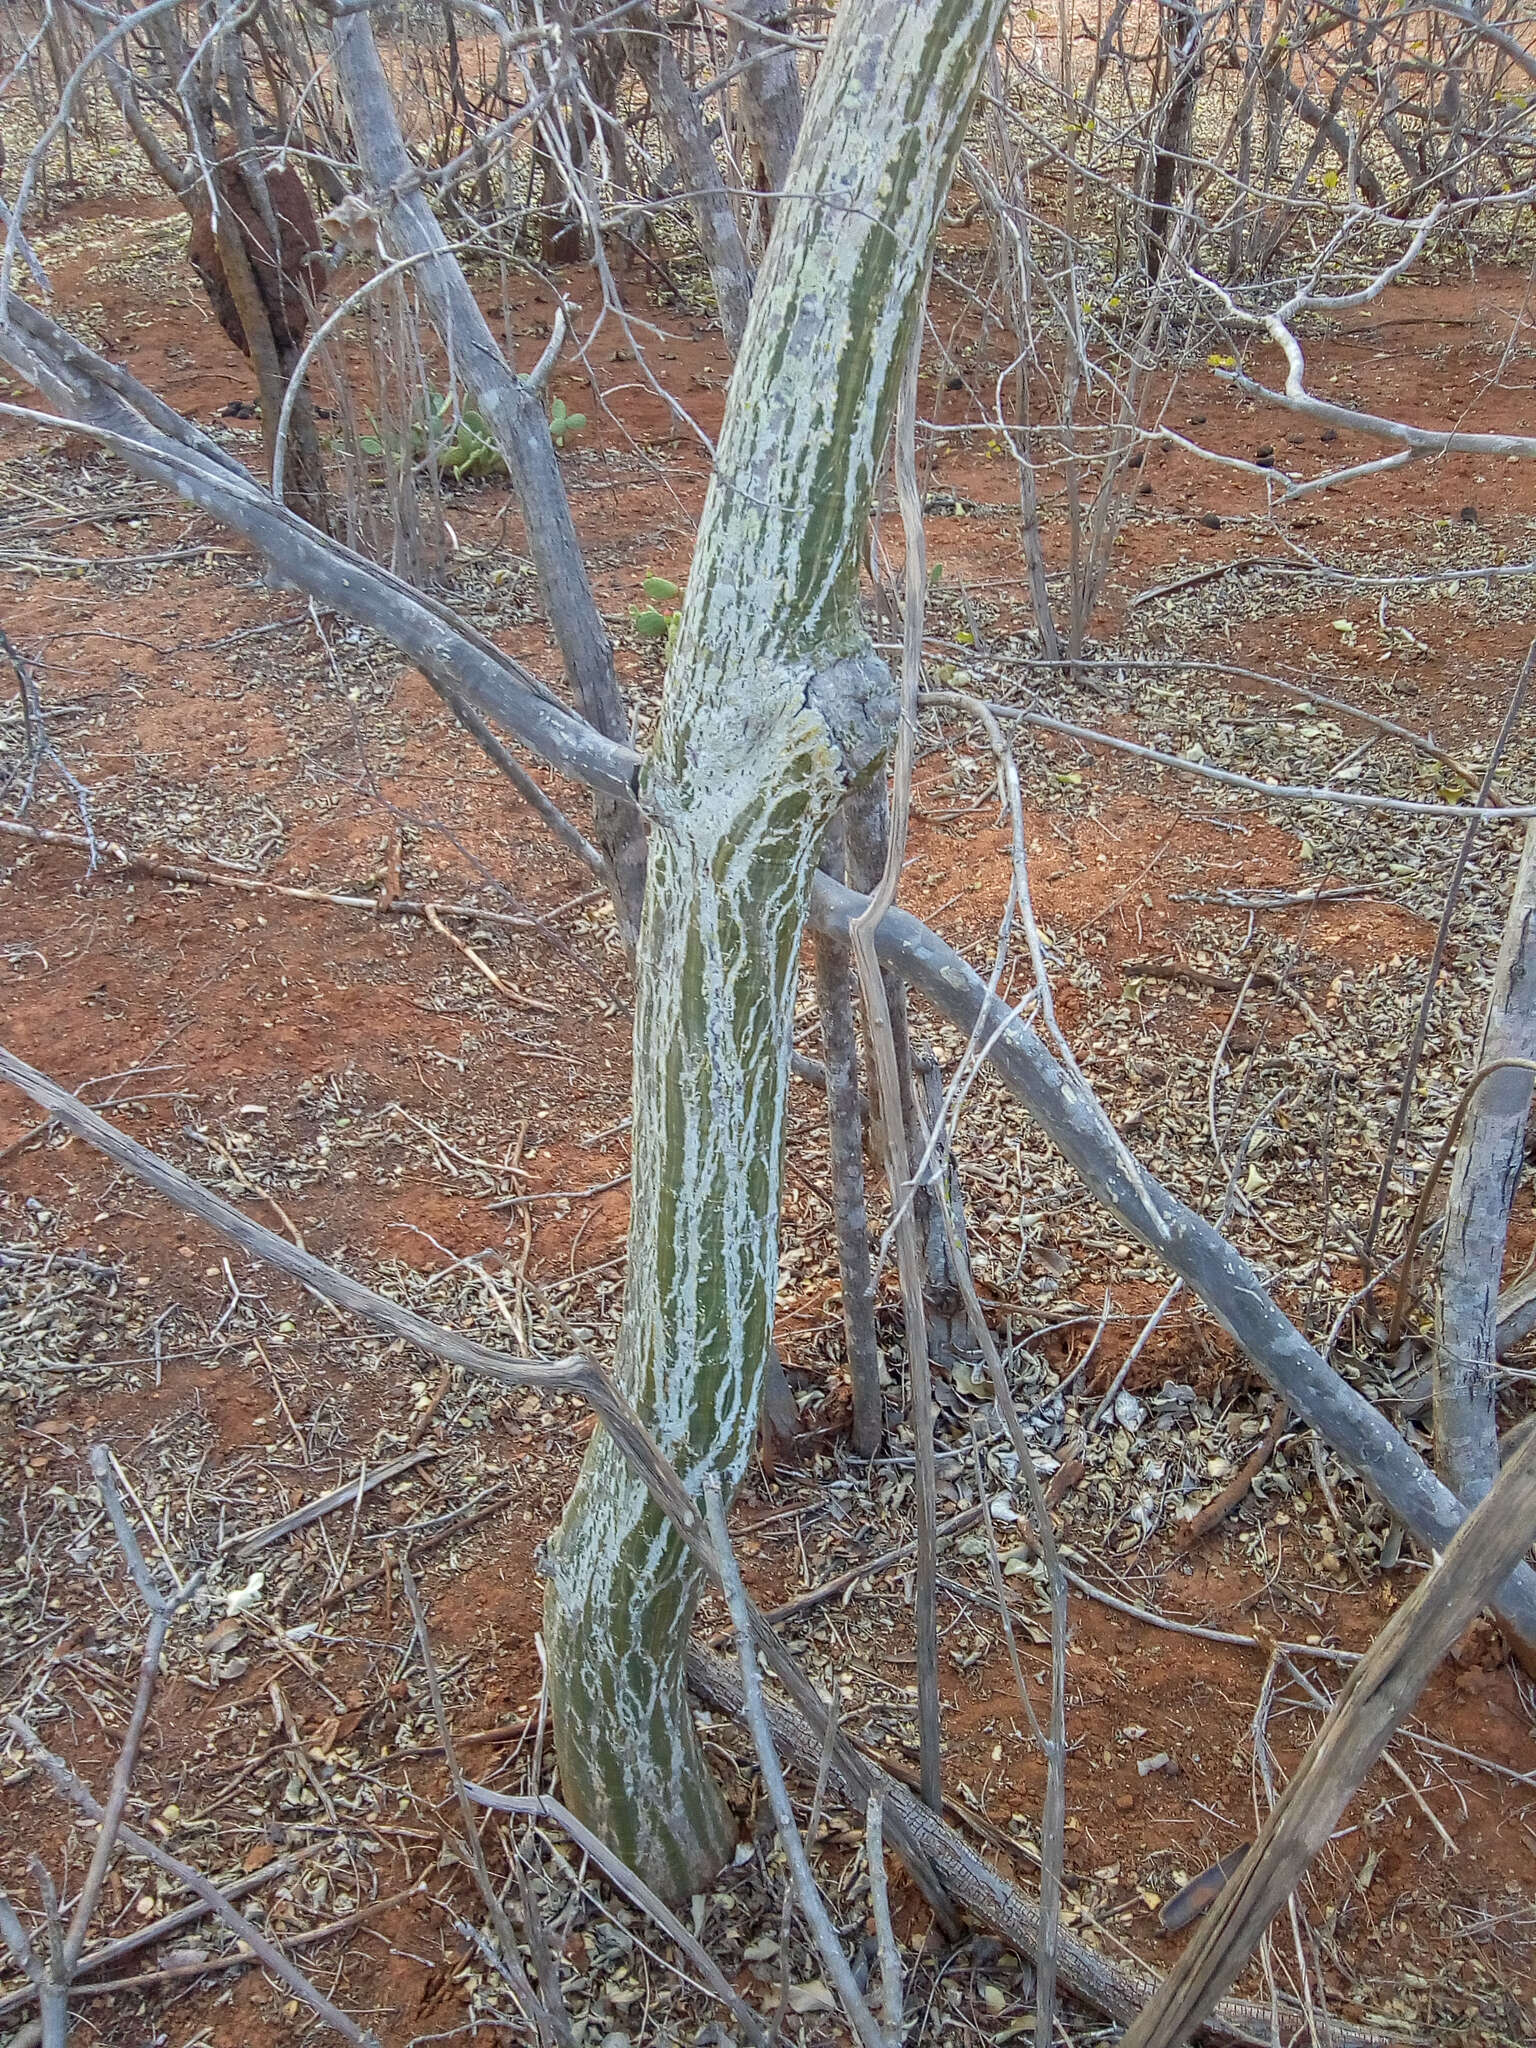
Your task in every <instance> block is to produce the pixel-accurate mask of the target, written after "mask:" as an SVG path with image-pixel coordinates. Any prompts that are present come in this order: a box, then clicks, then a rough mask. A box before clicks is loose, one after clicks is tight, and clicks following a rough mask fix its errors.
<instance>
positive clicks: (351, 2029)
mask: <svg viewBox="0 0 1536 2048" xmlns="http://www.w3.org/2000/svg"><path fill="white" fill-rule="evenodd" d="M5 1718H6V1725H7V1726H8V1727H9V1728H10V1730H11V1732H12V1734H13V1735H15V1736H16V1737H17V1738H18V1739H19V1741H20V1742H21V1743H22V1744H23V1746H24V1747H25V1749H26V1751H27V1753H28V1755H29V1756H31V1757H32V1758H33V1759H34V1761H35V1762H37V1763H39V1764H41V1765H42V1767H43V1769H44V1770H45V1771H46V1772H47V1774H48V1776H49V1777H50V1778H51V1779H52V1780H53V1782H54V1784H55V1785H56V1786H57V1788H58V1789H59V1791H60V1792H62V1793H63V1794H64V1795H65V1797H66V1798H68V1799H70V1800H72V1801H73V1802H74V1804H75V1805H76V1806H77V1807H79V1809H80V1811H81V1812H82V1813H84V1814H85V1815H87V1816H88V1818H90V1819H91V1820H94V1821H98V1822H99V1821H104V1820H105V1819H106V1808H105V1807H104V1806H102V1805H101V1803H100V1801H99V1800H98V1799H97V1798H96V1797H95V1795H94V1793H92V1791H91V1789H90V1787H89V1786H88V1785H86V1784H84V1783H83V1782H82V1781H81V1780H80V1779H79V1778H77V1777H76V1776H75V1774H74V1772H73V1771H72V1770H71V1769H70V1768H69V1766H68V1764H66V1763H65V1761H64V1759H63V1758H62V1757H59V1756H55V1755H54V1753H53V1751H52V1750H51V1749H49V1748H47V1747H46V1745H45V1744H44V1743H43V1742H42V1741H41V1740H40V1739H39V1738H38V1736H37V1735H36V1734H35V1733H34V1732H33V1730H32V1729H31V1728H30V1727H29V1726H28V1725H27V1723H26V1722H25V1721H24V1720H22V1718H21V1716H20V1715H19V1714H7V1715H6V1717H5ZM118 1838H119V1840H120V1841H122V1842H123V1843H125V1844H126V1846H127V1847H128V1848H130V1849H131V1850H132V1851H133V1852H134V1854H135V1855H136V1856H143V1857H145V1858H146V1859H147V1860H148V1861H149V1862H151V1863H153V1864H154V1866H155V1868H156V1869H157V1870H162V1871H164V1872H165V1874H166V1876H167V1877H174V1878H175V1879H176V1881H177V1883H178V1884H184V1885H185V1886H186V1887H187V1889H188V1891H190V1892H194V1893H195V1894H196V1895H197V1897H198V1898H200V1899H201V1900H202V1901H203V1903H204V1904H205V1905H206V1906H207V1907H209V1909H210V1910H211V1911H212V1912H214V1913H216V1914H217V1915H218V1917H219V1918H220V1919H221V1920H222V1921H223V1922H224V1925H225V1926H226V1927H228V1928H229V1929H230V1931H231V1932H232V1933H233V1934H235V1935H236V1936H237V1937H238V1938H239V1939H240V1940H241V1941H243V1942H245V1944H246V1945H247V1947H249V1948H250V1950H251V1951H252V1953H253V1954H254V1955H255V1956H256V1957H257V1958H258V1960H259V1961H260V1962H261V1963H262V1964H263V1965H264V1967H265V1968H267V1969H268V1970H270V1971H271V1972H272V1974H273V1976H274V1977H276V1978H277V1979H278V1981H279V1982H280V1983H283V1984H286V1985H287V1987H288V1989H289V1990H290V1991H291V1992H292V1993H293V1995H294V1997H295V1998H299V1999H302V2000H303V2001H304V2003H305V2004H306V2005H307V2006H309V2007H310V2008H311V2010H312V2011H314V2012H316V2013H318V2014H319V2016H320V2017H321V2019H323V2020H324V2021H325V2022H326V2024H327V2026H329V2027H332V2028H334V2030H335V2031H336V2032H337V2033H338V2034H340V2036H341V2037H342V2039H343V2040H344V2041H350V2042H351V2043H352V2044H353V2048H381V2043H380V2041H379V2038H378V2036H377V2035H376V2034H373V2033H365V2032H364V2031H363V2029H362V2028H361V2027H360V2026H358V2024H357V2023H356V2021H355V2020H352V2019H349V2018H348V2016H347V2014H346V2013H344V2012H342V2011H341V2009H340V2008H339V2007H338V2006H335V2005H333V2004H332V2003H331V2001H330V2000H329V1999H328V1998H327V1997H326V1996H325V1995H324V1993H323V1992H321V1991H318V1990H317V1989H316V1988H315V1986H314V1985H313V1984H311V1983H310V1981H309V1979H308V1978H307V1977H306V1976H305V1975H304V1973H303V1971H302V1970H299V1969H296V1968H295V1967H294V1965H293V1964H292V1963H291V1962H290V1961H289V1960H288V1958H287V1957H286V1956H285V1955H284V1954H283V1952H282V1950H281V1949H278V1948H275V1947H274V1946H273V1944H272V1943H271V1942H270V1941H269V1940H268V1939H267V1937H266V1936H265V1935H264V1934H263V1933H262V1931H261V1929H260V1928H259V1927H258V1926H256V1924H255V1923H254V1921H251V1920H247V1918H246V1917H245V1915H244V1914H243V1913H242V1912H241V1911H240V1910H239V1908H238V1907H236V1906H232V1905H231V1904H230V1902H229V1900H228V1899H227V1898H226V1897H225V1896H224V1894H223V1893H222V1892H221V1891H220V1890H219V1889H218V1887H217V1885H214V1884H211V1883H210V1882H209V1880H208V1879H207V1878H206V1877H204V1876H203V1874H202V1873H201V1871H198V1870H194V1869H193V1868H192V1866H191V1865H190V1864H187V1863H183V1862H182V1861H181V1860H180V1858H179V1857H176V1856H172V1855H171V1854H170V1853H169V1851H168V1850H165V1849H162V1848H161V1846H160V1844H159V1843H158V1842H151V1841H149V1840H148V1839H147V1838H146V1837H145V1836H143V1835H141V1834H139V1833H138V1832H137V1831H136V1830H135V1829H133V1828H131V1827H129V1826H127V1825H126V1823H125V1824H123V1825H121V1826H120V1827H119V1829H118Z"/></svg>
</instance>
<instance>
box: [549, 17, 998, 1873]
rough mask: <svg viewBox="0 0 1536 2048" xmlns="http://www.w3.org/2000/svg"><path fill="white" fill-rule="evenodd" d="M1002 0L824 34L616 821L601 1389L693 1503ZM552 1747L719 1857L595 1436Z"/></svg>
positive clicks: (673, 1585)
mask: <svg viewBox="0 0 1536 2048" xmlns="http://www.w3.org/2000/svg"><path fill="white" fill-rule="evenodd" d="M1000 11H1001V8H1000V0H916V4H912V0H866V4H863V5H861V6H860V7H858V8H848V9H844V10H842V11H841V12H840V14H839V15H838V18H837V21H836V24H835V26H834V29H833V33H832V37H831V40H830V42H829V44H828V48H827V53H826V57H825V60H824V62H823V65H822V68H821V71H820V73H819V75H818V77H817V81H816V85H815V87H814V88H813V90H812V93H811V96H810V100H809V103H808V106H807V109H806V116H805V123H804V127H803V131H802V135H801V140H800V145H799V149H798V151H797V154H796V157H795V161H794V165H793V169H792V176H791V179H790V189H791V193H792V195H793V196H791V197H787V198H785V199H784V200H783V201H782V202H781V204H780V208H779V215H778V220H777V224H776V227H775V231H774V235H773V239H772V241H771V243H770V245H769V250H768V255H767V258H766V261H765V263H764V266H763V272H762V275H761V277H760V279H759V281H758V286H757V290H756V293H755V294H754V298H753V303H752V311H751V315H750V318H749V321H748V325H747V331H746V336H745V339H744V341H743V344H742V349H741V354H740V357H739V359H738V364H737V369H736V373H735V376H734V378H733V379H732V383H731V390H730V398H729V402H728V405H727V411H726V421H725V426H724V429H723V431H722V435H721V441H720V449H719V454H718V457H717V461H716V470H715V475H714V478H713V480H712V482H711V485H710V491H709V496H708V500H707V502H706V505H705V509H704V517H703V522H702V525H701V529H700V534H699V542H698V548H697V551H696V553H695V556H694V566H693V570H692V573H691V574H690V576H689V579H688V598H687V603H686V605H685V608H684V612H683V622H682V629H681V634H680V637H679V641H678V646H677V651H676V653H675V655H674V657H673V661H672V666H671V671H670V674H669V677H668V682H667V689H666V694H665V697H664V700H663V704H662V714H661V725H660V731H659V734H658V737H657V742H656V747H655V751H654V754H653V756H652V758H651V760H650V762H649V763H648V765H647V768H646V771H645V776H644V781H643V792H644V799H645V802H646V804H647V807H648V809H649V811H650V814H651V818H652V834H651V858H650V866H649V871H648V875H647V882H646V899H645V913H644V917H643V920H642V925H641V933H640V947H639V953H638V958H637V976H638V985H637V994H636V1016H635V1087H634V1150H633V1160H634V1183H633V1188H634V1192H633V1200H632V1208H631V1220H630V1236H629V1269H628V1279H627V1290H626V1297H625V1312H624V1322H623V1327H622V1330H621V1333H620V1339H619V1354H618V1362H617V1377H618V1379H619V1381H620V1383H621V1385H622V1386H623V1388H624V1390H625V1393H626V1394H627V1396H628V1397H629V1398H630V1399H631V1400H632V1401H633V1402H634V1404H635V1406H636V1407H637V1409H638V1410H639V1412H640V1413H641V1414H642V1415H643V1416H644V1418H645V1420H646V1422H647V1424H648V1426H649V1427H650V1428H651V1429H652V1430H653V1431H654V1433H655V1436H656V1438H657V1440H658V1441H659V1443H660V1445H661V1447H662V1449H663V1451H664V1453H665V1455H666V1456H668V1457H669V1458H670V1459H671V1460H672V1461H673V1462H674V1464H675V1465H676V1467H677V1469H678V1472H679V1474H680V1476H681V1478H682V1480H683V1483H684V1485H685V1486H686V1487H687V1489H688V1490H689V1492H690V1493H691V1494H692V1495H693V1496H694V1497H695V1498H698V1496H699V1495H700V1493H701V1491H702V1487H703V1480H704V1477H705V1475H706V1474H716V1475H718V1476H719V1478H720V1479H721V1481H722V1483H723V1484H724V1485H725V1486H727V1487H734V1486H735V1485H736V1484H737V1483H738V1482H739V1480H740V1479H741V1476H742V1474H743V1472H744V1471H745V1469H746V1463H747V1458H748V1454H749V1452H750V1448H751V1442H752V1433H753V1429H754V1426H755V1422H756V1415H757V1406H758V1399H759V1395H760V1392H761V1387H762V1376H763V1367H764V1360H765V1357H766V1353H767V1347H768V1341H769V1336H770V1332H771V1326H772V1319H773V1298H774V1290H775V1281H776V1274H777V1263H778V1210H779V1183H780V1171H781V1154H782V1145H783V1119H784V1100H785V1093H786V1088H787V1085H788V1072H789V1051H790V1025H791V1021H792V1010H793V1001H794V991H795V976H796V966H797V960H798V952H799V944H800V936H801V931H802V928H803V925H804V919H805V911H806V904H807V900H808V897H809V893H810V886H811V879H812V874H813V871H814V867H815V861H816V854H817V849H818V847H819V844H820V841H821V839H822V836H823V834H824V833H825V831H826V828H827V826H828V825H829V824H830V822H831V820H832V818H833V816H834V815H835V813H836V811H837V808H838V806H839V804H840V803H841V801H842V799H843V796H844V794H845V793H846V791H847V789H848V788H849V786H850V785H851V784H852V783H854V782H855V781H856V780H857V779H858V778H859V777H860V776H862V775H864V774H866V773H868V772H870V771H871V770H872V768H873V766H874V764H875V763H876V762H877V761H878V760H879V759H880V758H881V757H882V755H883V754H884V752H885V749H886V747H887V745H888V743H889V739H890V736H891V730H892V725H893V718H894V699H893V695H892V690H891V683H890V677H889V674H888V672H887V670H886V668H885V665H884V664H883V663H882V662H881V661H879V660H878V659H877V658H876V656H875V654H874V651H873V648H872V647H871V645H870V641H869V638H868V635H867V633H866V631H865V629H864V626H863V623H862V620H861V619H860V616H859V609H858V602H857V598H858V559H857V543H858V541H859V539H860V537H861V536H862V534H863V530H864V522H865V519H866V516H867V513H868V509H869V505H870V502H871V498H872V494H873V489H874V483H875V478H876V474H877V471H878V467H879V464H880V462H881V460H882V457H883V454H884V449H885V442H886V437H887V434H888V432H889V428H890V423H891V417H892V412H893V409H894V404H895V396H896V382H897V377H898V373H899V369H900V365H901V361H902V356H903V350H904V346H905V343H906V340H907V336H908V333H909V330H910V326H911V321H912V318H913V312H914V307H915V305H916V302H917V298H918V295H919V291H920V287H921V283H922V278H923V273H924V266H925V263H926V259H927V252H928V248H929V245H930V243H931V240H932V237H933V234H934V232H935V230H936V227H937V224H938V219H939V215H940V212H941V209H942V207H943V203H944V198H945V195H946V193H947V191H948V187H949V180H950V175H951V172H952V170H953V167H954V163H955V159H956V156H957V154H958V152H959V146H960V141H961V137H962V134H963V131H964V126H965V120H966V116H967V113H968V110H969V107H970V103H971V99H972V96H973V94H974V92H975V89H976V84H977V80H978V78H979V76H980V71H981V66H982V63H983V60H984V59H985V56H986V54H987V51H988V50H989V48H990V47H991V42H992V37H993V34H994V32H995V28H996V24H997V20H998V16H999V14H1000ZM550 1559H551V1578H550V1586H549V1592H548V1597H547V1601H546V1607H545V1629H546V1635H547V1638H548V1642H549V1650H550V1675H551V1697H552V1701H553V1705H554V1710H555V1731H556V1745H557V1749H558V1752H559V1758H560V1770H561V1777H562V1781H563V1784H564V1786H565V1790H566V1796H567V1799H568V1801H569V1803H570V1804H571V1805H572V1806H573V1807H574V1808H575V1809H576V1811H577V1812H578V1814H579V1815H580V1816H581V1818H582V1819H583V1820H584V1821H585V1822H586V1823H587V1824H588V1825H589V1826H591V1827H592V1828H594V1829H595V1830H596V1832H597V1833H599V1834H601V1835H602V1836H603V1837H604V1838H605V1839H606V1840H607V1841H609V1842H610V1843H611V1844H612V1845H613V1847H614V1848H615V1849H617V1851H618V1852H619V1854H620V1855H621V1856H622V1857H623V1858H624V1860H625V1861H626V1862H627V1863H628V1864H629V1865H630V1866H631V1868H633V1869H635V1870H637V1871H638V1872H639V1873H640V1874H641V1875H642V1876H643V1877H644V1878H645V1879H646V1880H647V1882H648V1883H650V1884H651V1885H652V1886H653V1888H654V1889H655V1890H657V1891H659V1892H660V1893H662V1894H663V1896H665V1897H670V1898H678V1897H686V1896H688V1895H689V1894H690V1893H693V1892H696V1891H699V1890H701V1889H703V1888H705V1887H706V1886H707V1885H708V1883H709V1881H710V1880H711V1878H712V1877H713V1876H714V1874H715V1872H716V1871H717V1870H718V1868H719V1866H720V1864H721V1862H722V1861H723V1860H724V1857H725V1855H726V1853H727V1852H728V1849H729V1846H730V1833H731V1826H730V1821H729V1817H728V1815H727V1813H726V1811H725V1808H724V1805H723V1803H722V1801H721V1799H720V1795H719V1793H718V1791H717V1790H716V1788H715V1785H714V1782H713V1780H712V1778H711V1776H710V1774H709V1770H708V1767H707V1765H706V1763H705V1761H704V1757H703V1753H702V1751H701V1749H700V1746H699V1742H698V1738H697V1736H696V1734H695V1732H694V1728H693V1723H692V1720H691V1718H690V1715H689V1712H688V1706H687V1699H686V1691H685V1678H684V1663H683V1660H684V1652H685V1650H686V1646H687V1639H688V1626H689V1621H690V1618H691V1616H692V1612H693V1607H694V1604H695V1601H696V1599H697V1595H698V1588H699V1577H698V1571H697V1568H696V1566H694V1565H693V1564H692V1563H691V1561H690V1560H689V1559H688V1557H687V1555H686V1553H685V1551H684V1549H683V1546H682V1544H681V1543H680V1542H679V1540H678V1538H677V1537H676V1535H675V1534H674V1533H673V1531H672V1530H671V1529H670V1527H669V1526H668V1525H667V1523H666V1521H665V1519H664V1518H663V1516H662V1514H661V1513H660V1511H659V1510H658V1509H657V1508H656V1507H655V1505H654V1504H653V1503H652V1502H651V1501H650V1500H649V1499H648V1497H647V1494H646V1490H645V1488H644V1486H643V1485H641V1484H639V1483H638V1482H637V1481H636V1480H635V1479H634V1478H633V1477H632V1476H631V1474H630V1473H629V1471H628V1470H627V1468H626V1467H625V1465H624V1462H623V1460H622V1458H621V1457H620V1455H619V1453H618V1450H617V1448H616V1447H615V1446H614V1445H613V1444H612V1443H611V1442H610V1441H609V1440H608V1438H607V1437H606V1436H604V1435H599V1436H598V1437H596V1438H594V1440H593V1443H592V1447H591V1449H590V1451H589V1453H588V1456H587V1461H586V1463H585V1465H584V1467H583V1469H582V1474H581V1478H580V1480H579V1481H578V1484H577V1488H576V1492H575V1494H574V1496H573V1498H572V1501H571V1504H570V1507H569V1508H568V1510H567V1512H566V1516H565V1520H564V1522H563V1523H562V1525H561V1528H560V1531H559V1534H558V1535H557V1537H556V1538H555V1540H554V1542H553V1543H552V1545H551V1547H550Z"/></svg>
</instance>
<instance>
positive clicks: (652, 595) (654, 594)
mask: <svg viewBox="0 0 1536 2048" xmlns="http://www.w3.org/2000/svg"><path fill="white" fill-rule="evenodd" d="M640 587H641V589H642V590H643V591H644V592H645V594H646V596H647V597H648V598H649V599H650V600H651V603H652V604H657V605H660V604H675V603H676V602H677V600H678V598H680V597H681V596H682V594H683V593H682V591H681V590H680V589H679V587H678V586H677V584H675V583H672V582H670V581H669V580H668V579H667V578H666V577H665V576H647V577H646V579H645V581H644V583H643V584H642V585H641V586H640Z"/></svg>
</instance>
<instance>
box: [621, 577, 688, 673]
mask: <svg viewBox="0 0 1536 2048" xmlns="http://www.w3.org/2000/svg"><path fill="white" fill-rule="evenodd" d="M640 588H641V589H642V590H643V591H644V592H645V596H646V602H645V603H644V604H640V605H635V606H634V607H633V609H632V610H631V612H630V615H629V618H630V624H631V625H632V626H633V627H634V629H635V631H636V632H637V633H638V634H639V636H640V638H641V639H642V640H665V641H666V643H667V652H668V653H669V654H670V653H671V651H672V649H673V648H674V647H675V646H676V644H677V635H678V629H679V628H680V627H681V625H682V623H683V615H682V613H681V612H680V611H677V610H675V609H674V606H675V605H676V603H677V600H678V599H679V598H680V597H681V596H682V594H683V593H682V588H681V586H680V585H678V584H676V583H674V582H672V580H671V579H670V577H666V576H647V577H646V579H645V581H644V582H643V583H642V584H641V586H640Z"/></svg>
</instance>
